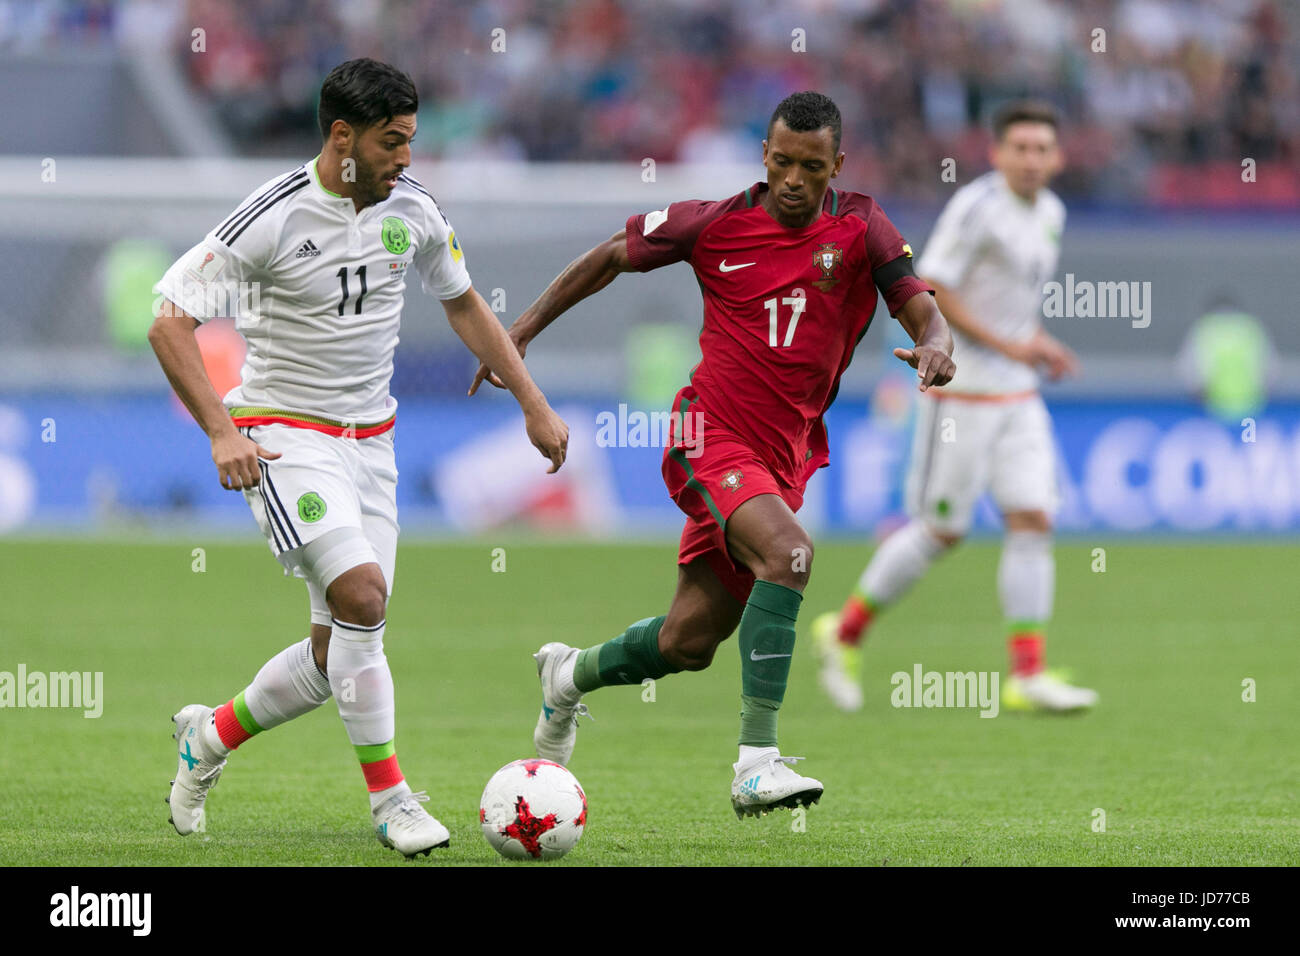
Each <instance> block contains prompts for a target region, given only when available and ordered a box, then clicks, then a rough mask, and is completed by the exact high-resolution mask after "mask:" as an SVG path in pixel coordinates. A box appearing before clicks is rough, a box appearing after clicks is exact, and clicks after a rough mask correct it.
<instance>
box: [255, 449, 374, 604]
mask: <svg viewBox="0 0 1300 956" xmlns="http://www.w3.org/2000/svg"><path fill="white" fill-rule="evenodd" d="M240 431H241V432H242V433H243V434H244V435H246V436H248V437H249V438H251V439H252V440H253V441H255V442H257V443H258V444H259V445H261V446H262V447H263V448H265V449H266V450H267V451H274V452H279V453H280V457H279V458H275V459H265V458H259V459H258V463H259V464H260V466H261V469H262V478H261V483H260V484H259V485H258V486H257V487H256V488H246V489H244V500H245V501H247V502H248V506H249V508H250V509H251V510H252V512H253V517H254V518H255V519H256V520H257V526H258V527H259V528H261V530H262V534H263V535H264V536H265V537H266V542H267V544H268V545H269V546H270V548H271V553H272V554H274V555H275V557H276V560H278V561H279V562H280V564H281V565H283V566H284V572H285V574H293V575H295V576H296V577H300V578H304V579H306V581H307V590H308V593H309V595H310V599H311V619H312V623H313V624H325V625H328V624H329V623H330V611H329V606H328V605H327V604H326V602H325V594H324V592H323V589H321V588H319V587H317V585H316V583H315V582H313V581H312V580H311V578H310V577H309V576H308V575H307V574H306V572H305V571H304V570H303V563H302V547H303V545H305V544H307V543H308V542H310V541H314V540H315V539H316V538H319V537H320V536H321V535H323V534H325V533H326V532H329V531H333V530H335V529H336V528H356V529H359V530H360V532H361V534H362V535H363V536H364V537H365V539H366V540H367V541H368V542H369V543H370V546H371V548H372V549H373V550H374V560H375V563H377V564H378V565H379V567H380V569H381V570H382V571H383V573H384V582H385V583H386V584H387V586H388V593H389V594H390V595H391V594H392V593H393V572H394V567H395V565H396V562H397V532H398V526H397V464H396V461H395V458H394V454H393V430H392V429H390V430H388V431H387V432H384V433H383V434H381V435H374V436H371V437H370V438H335V437H334V436H332V435H326V434H324V433H322V432H318V431H313V430H311V429H309V428H294V427H292V426H290V425H278V424H272V425H253V426H246V427H243V428H240Z"/></svg>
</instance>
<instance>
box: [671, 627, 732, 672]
mask: <svg viewBox="0 0 1300 956" xmlns="http://www.w3.org/2000/svg"><path fill="white" fill-rule="evenodd" d="M659 637H660V641H661V646H660V649H659V652H660V654H662V655H663V658H664V662H665V663H666V664H667V665H668V666H669V667H671V668H672V669H673V671H674V672H678V671H702V670H704V669H705V668H706V667H708V666H709V665H710V664H712V663H713V655H714V653H715V652H716V651H717V649H718V641H717V640H715V636H714V635H713V634H711V633H708V632H707V631H704V630H699V629H691V630H683V629H682V628H677V627H670V626H669V625H667V624H665V625H664V627H663V629H662V630H661V631H660V632H659Z"/></svg>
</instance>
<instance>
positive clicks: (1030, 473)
mask: <svg viewBox="0 0 1300 956" xmlns="http://www.w3.org/2000/svg"><path fill="white" fill-rule="evenodd" d="M985 491H988V492H990V493H991V495H992V497H993V502H994V504H996V505H997V506H998V509H999V510H1000V511H1001V512H1002V513H1003V514H1005V513H1006V512H1008V511H1043V512H1046V513H1047V514H1048V515H1049V516H1051V515H1054V514H1055V513H1056V509H1057V505H1058V498H1057V490H1056V445H1055V442H1054V441H1053V439H1052V419H1051V417H1050V416H1049V415H1048V414H1047V406H1046V405H1044V404H1043V399H1042V398H1041V397H1040V396H1039V395H1038V394H1037V393H1034V394H1032V395H1026V396H1024V397H1015V398H1006V399H1004V398H1002V397H998V398H993V397H989V398H977V399H970V398H960V397H956V396H946V395H943V394H942V393H939V392H933V393H926V394H924V395H922V396H921V397H920V408H919V409H918V412H917V419H916V432H915V433H914V435H913V436H912V460H911V464H910V465H909V466H908V472H907V486H906V499H907V501H906V504H907V513H908V514H909V515H910V516H912V517H913V518H917V519H920V520H923V521H925V523H926V524H928V525H930V526H931V527H932V528H934V529H935V530H936V531H940V532H943V533H946V534H965V533H966V532H967V531H968V530H969V529H970V525H971V519H972V517H973V516H974V513H975V505H976V503H977V502H978V501H979V499H980V496H981V495H983V494H984V492H985Z"/></svg>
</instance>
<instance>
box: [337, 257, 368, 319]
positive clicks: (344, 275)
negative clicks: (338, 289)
mask: <svg viewBox="0 0 1300 956" xmlns="http://www.w3.org/2000/svg"><path fill="white" fill-rule="evenodd" d="M335 275H337V276H338V277H339V285H340V286H342V288H343V297H342V298H341V299H339V315H342V314H343V307H344V306H345V305H347V304H348V267H347V266H344V267H343V268H342V269H340V270H339V271H338V272H336V273H335ZM357 278H358V279H360V280H361V294H360V295H358V296H357V310H356V312H354V313H352V314H353V315H360V314H361V301H362V300H363V299H364V298H365V297H366V267H365V266H357Z"/></svg>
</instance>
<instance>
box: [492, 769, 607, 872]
mask: <svg viewBox="0 0 1300 956" xmlns="http://www.w3.org/2000/svg"><path fill="white" fill-rule="evenodd" d="M478 821H479V824H480V825H481V826H482V827H483V836H485V837H487V841H488V843H491V844H492V848H493V849H494V850H496V851H497V852H498V853H500V854H501V855H502V856H504V857H506V858H507V859H510V860H558V859H559V858H560V857H562V856H564V854H566V853H568V852H569V851H570V850H572V849H573V848H574V847H575V846H577V845H578V841H579V840H581V839H582V833H583V831H584V830H585V829H586V828H587V795H586V794H585V793H583V792H582V786H581V785H580V784H579V783H578V778H577V777H575V776H574V775H573V774H571V773H569V771H568V770H566V769H564V768H563V767H561V766H560V765H559V764H558V763H554V762H552V761H550V760H541V759H538V758H534V759H532V760H516V761H515V762H514V763H508V764H506V765H505V766H504V767H502V768H501V769H500V770H498V771H497V772H496V773H494V774H493V775H492V779H491V780H489V781H488V782H487V786H486V787H484V788H483V799H482V800H480V801H479V809H478Z"/></svg>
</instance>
